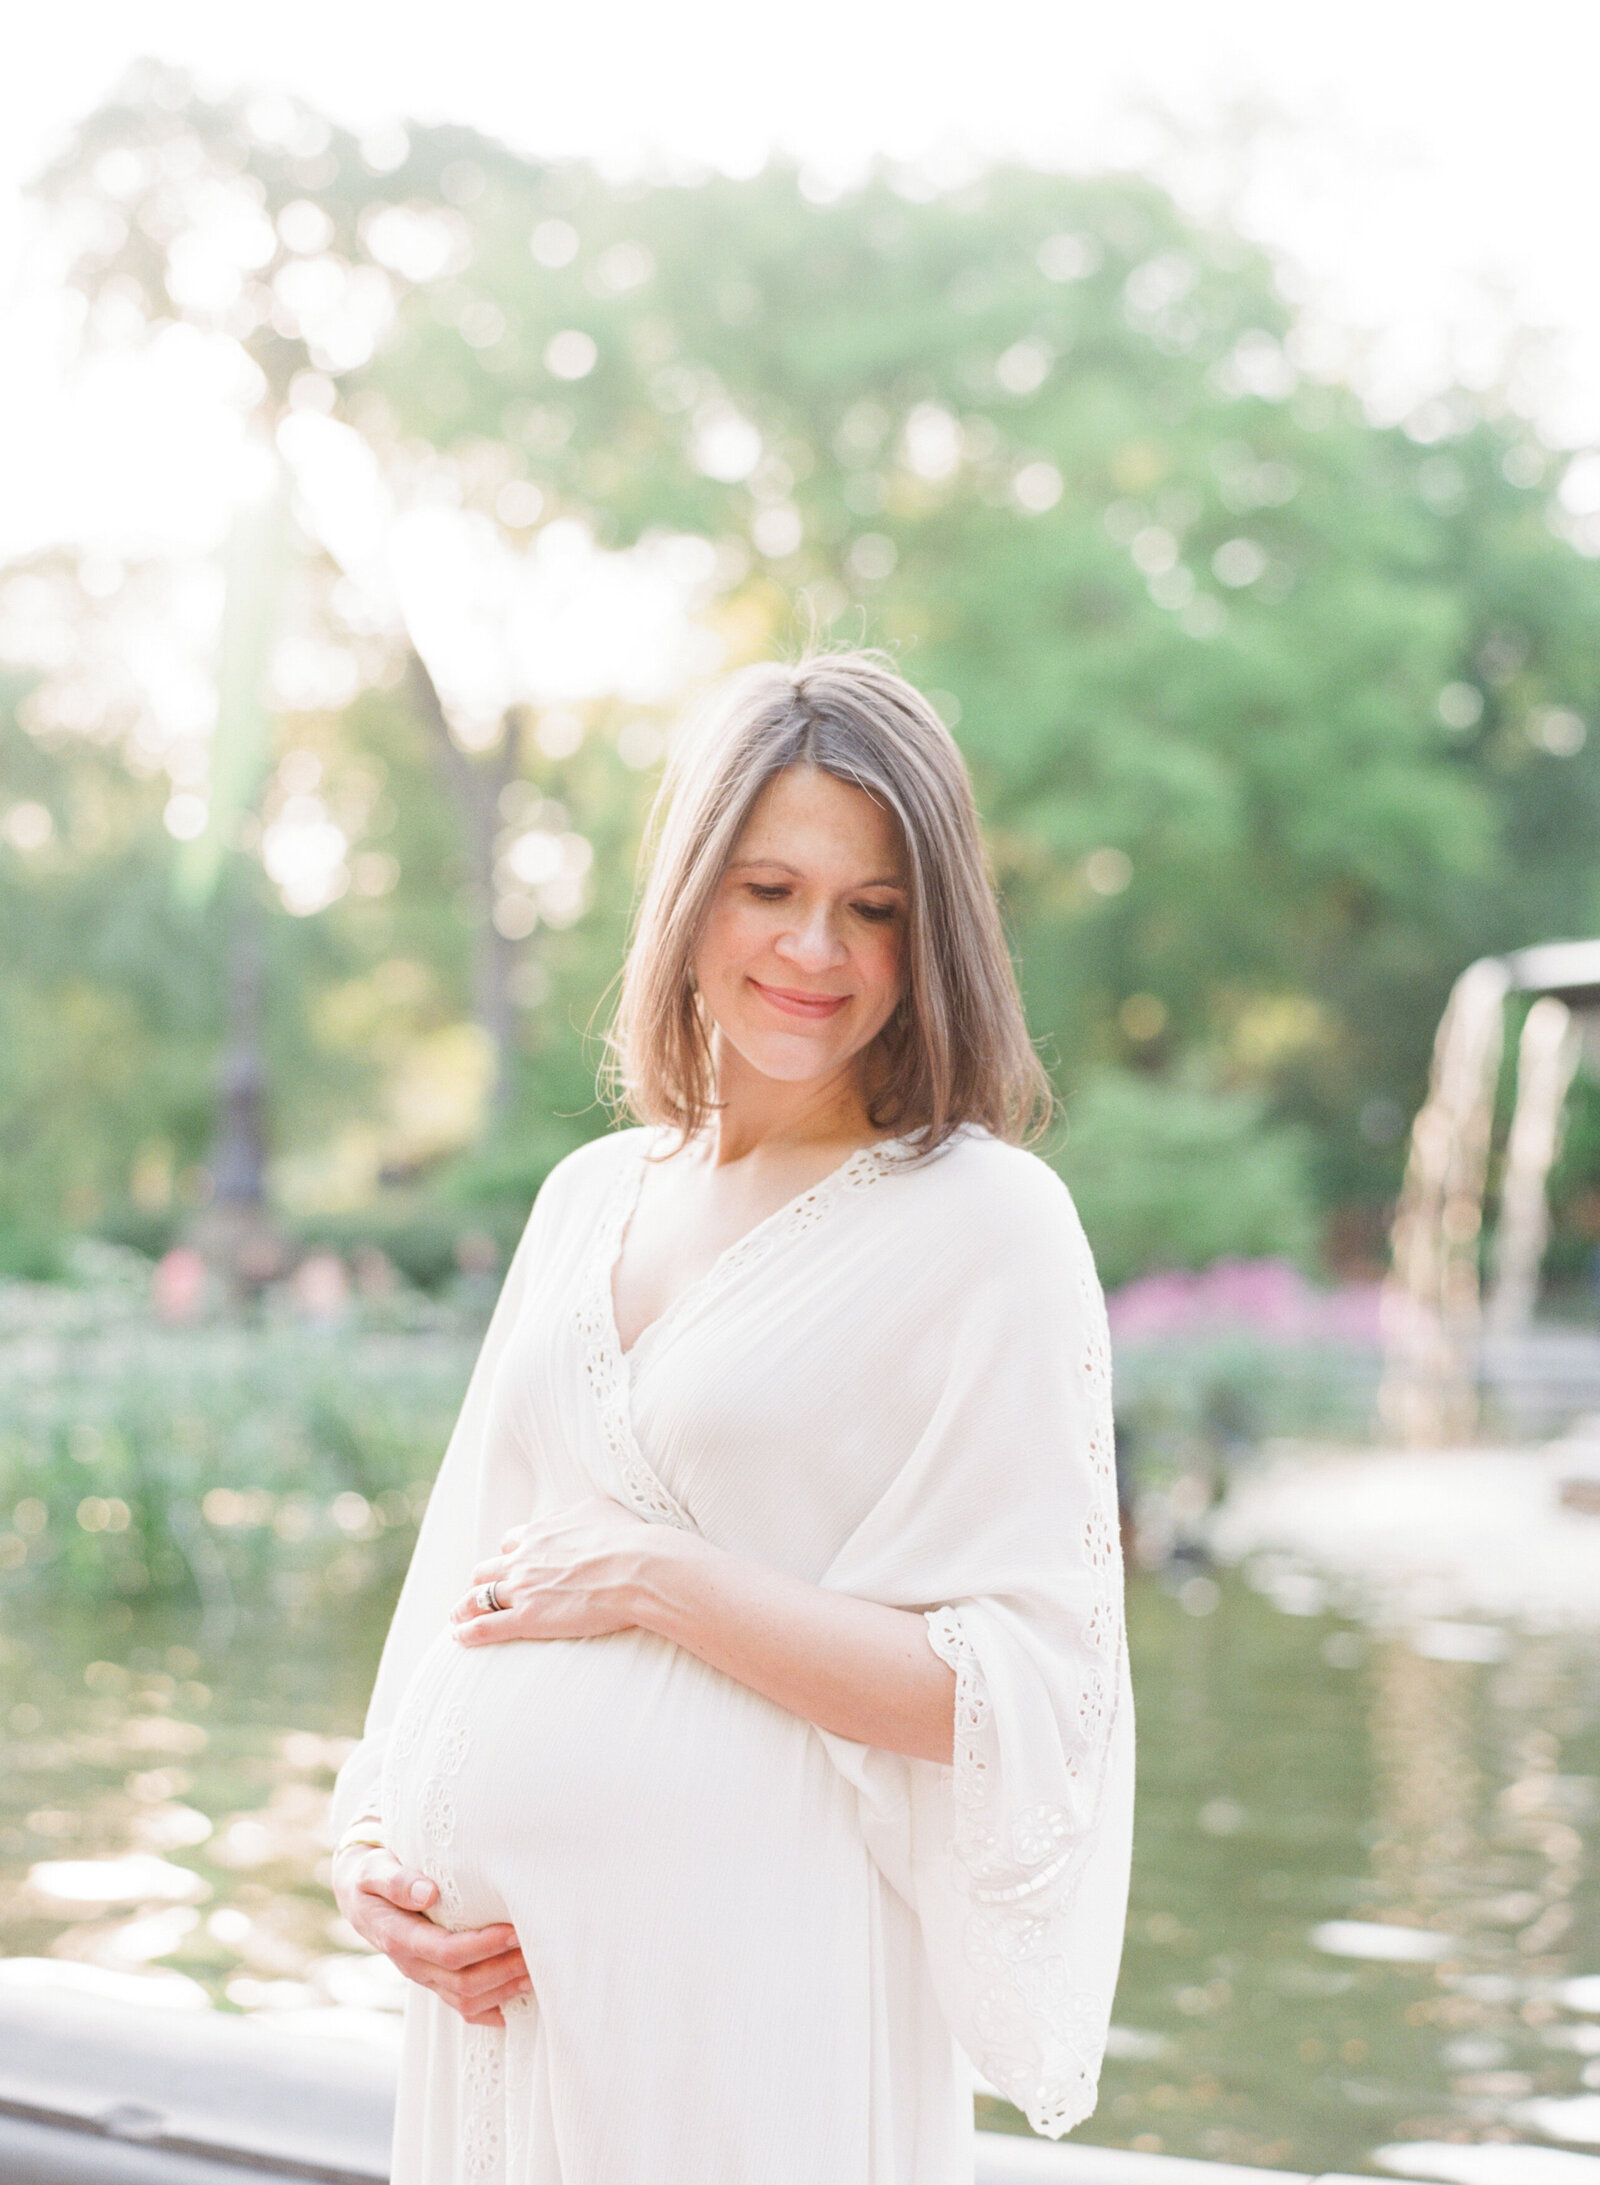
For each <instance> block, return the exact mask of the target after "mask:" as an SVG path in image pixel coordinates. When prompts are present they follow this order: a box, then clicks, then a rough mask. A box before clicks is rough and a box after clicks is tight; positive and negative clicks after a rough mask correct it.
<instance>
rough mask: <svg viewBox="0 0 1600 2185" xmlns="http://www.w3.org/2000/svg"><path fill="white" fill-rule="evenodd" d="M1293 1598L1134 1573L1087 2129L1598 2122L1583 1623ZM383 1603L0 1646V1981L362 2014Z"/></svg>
mask: <svg viewBox="0 0 1600 2185" xmlns="http://www.w3.org/2000/svg"><path fill="white" fill-rule="evenodd" d="M1307 1605H1308V1604H1306V1603H1304V1602H1298V1603H1296V1604H1295V1606H1296V1608H1297V1609H1298V1610H1300V1611H1301V1613H1293V1614H1285V1613H1284V1612H1283V1611H1282V1609H1280V1608H1279V1607H1278V1606H1276V1605H1274V1603H1273V1602H1272V1601H1271V1600H1269V1599H1267V1598H1263V1597H1262V1596H1261V1595H1258V1594H1256V1593H1253V1592H1252V1591H1251V1590H1250V1589H1249V1588H1248V1587H1247V1586H1246V1585H1245V1584H1244V1583H1243V1582H1242V1581H1241V1580H1240V1579H1238V1578H1236V1577H1232V1576H1228V1575H1226V1574H1224V1575H1222V1576H1221V1577H1220V1578H1219V1579H1218V1580H1217V1581H1215V1582H1213V1581H1210V1580H1208V1581H1207V1587H1206V1590H1205V1591H1204V1592H1200V1591H1198V1590H1196V1588H1195V1583H1194V1580H1193V1578H1192V1577H1190V1578H1189V1580H1188V1582H1187V1583H1186V1584H1185V1585H1184V1586H1182V1587H1181V1588H1179V1589H1178V1590H1176V1591H1173V1592H1168V1591H1165V1590H1163V1589H1162V1587H1161V1586H1159V1585H1158V1584H1156V1583H1155V1582H1153V1581H1151V1580H1141V1581H1139V1582H1138V1583H1137V1584H1136V1585H1135V1587H1134V1589H1133V1595H1132V1602H1131V1610H1132V1640H1133V1647H1134V1663H1135V1678H1136V1685H1137V1690H1138V1699H1139V1709H1140V1729H1141V1739H1142V1763H1141V1765H1142V1786H1141V1805H1140V1813H1139V1834H1138V1844H1137V1851H1136V1858H1135V1874H1134V1899H1133V1907H1132V1916H1131V1921H1130V1928H1129V1936H1128V1948H1127V1957H1126V1967H1125V1972H1124V1977H1123V1981H1122V1986H1121V1989H1120V1992H1119V1995H1118V2001H1117V2024H1116V2028H1115V2030H1114V2034H1113V2038H1112V2043H1111V2057H1110V2061H1109V2064H1108V2067H1107V2072H1106V2082H1105V2094H1104V2099H1103V2101H1102V2105H1101V2108H1100V2111H1099V2113H1098V2115H1097V2116H1096V2118H1095V2119H1094V2121H1093V2123H1092V2124H1091V2125H1090V2126H1089V2127H1088V2129H1087V2131H1086V2132H1085V2134H1084V2135H1083V2136H1084V2137H1086V2138H1090V2139H1094V2140H1098V2141H1104V2142H1107V2143H1113V2144H1118V2145H1123V2146H1133V2147H1136V2148H1143V2149H1149V2150H1151V2151H1165V2152H1168V2153H1174V2154H1187V2155H1197V2156H1202V2157H1210V2158H1212V2159H1213V2160H1231V2161H1235V2162H1246V2163H1259V2164H1266V2165H1276V2166H1281V2167H1285V2168H1291V2169H1294V2168H1298V2169H1302V2170H1305V2169H1317V2168H1342V2169H1347V2170H1352V2169H1360V2168H1363V2167H1365V2166H1366V2164H1367V2163H1368V2161H1369V2160H1370V2159H1371V2158H1372V2155H1373V2153H1374V2151H1375V2150H1376V2149H1378V2148H1379V2147H1382V2146H1392V2145H1393V2144H1394V2143H1396V2142H1405V2141H1417V2140H1427V2141H1430V2142H1449V2141H1475V2142H1485V2141H1495V2140H1528V2139H1535V2140H1537V2139H1541V2138H1543V2139H1545V2140H1547V2141H1549V2142H1552V2143H1554V2144H1557V2145H1559V2144H1567V2145H1583V2144H1591V2143H1593V2140H1594V2138H1595V2137H1596V2135H1597V2130H1600V2125H1597V2102H1596V2091H1597V2090H1600V1887H1597V1882H1596V1871H1597V1862H1596V1858H1595V1852H1596V1847H1597V1835H1600V1829H1597V1820H1600V1814H1597V1799H1596V1785H1597V1779H1600V1672H1597V1666H1596V1663H1595V1661H1594V1660H1593V1658H1592V1650H1591V1649H1590V1648H1589V1647H1588V1646H1587V1645H1586V1644H1585V1643H1584V1642H1583V1641H1581V1640H1578V1639H1570V1640H1569V1639H1559V1638H1548V1637H1532V1636H1519V1635H1516V1634H1508V1633H1501V1632H1500V1631H1498V1630H1497V1629H1496V1628H1495V1627H1491V1626H1483V1625H1474V1626H1470V1627H1468V1626H1459V1627H1458V1626H1450V1627H1449V1628H1448V1629H1446V1628H1445V1627H1443V1626H1428V1627H1419V1629H1418V1630H1417V1631H1416V1632H1414V1633H1411V1634H1409V1635H1407V1634H1402V1633H1389V1634H1381V1633H1380V1634H1372V1633H1368V1632H1366V1631H1364V1630H1362V1629H1360V1628H1359V1627H1357V1626H1355V1625H1352V1624H1348V1623H1341V1622H1338V1621H1336V1620H1335V1619H1333V1618H1331V1617H1328V1616H1324V1615H1308V1614H1306V1613H1303V1611H1304V1609H1305V1608H1306V1606H1307ZM384 1611H385V1603H384V1601H383V1600H381V1599H379V1598H378V1597H377V1596H376V1595H370V1594H367V1595H361V1596H357V1597H355V1598H354V1599H351V1598H350V1597H342V1598H333V1597H327V1598H324V1599H323V1600H321V1601H320V1603H319V1602H316V1601H311V1602H308V1604H307V1606H306V1608H305V1610H304V1612H303V1613H302V1614H301V1615H300V1616H299V1617H298V1619H297V1620H296V1621H295V1623H294V1625H293V1627H292V1628H290V1629H287V1630H285V1629H284V1628H283V1627H282V1626H279V1627H278V1628H277V1629H276V1630H273V1629H270V1628H269V1627H268V1626H266V1625H265V1624H256V1625H252V1624H250V1623H249V1622H248V1621H247V1623H246V1626H245V1628H244V1630H243V1631H242V1633H241V1635H240V1637H239V1638H238V1640H237V1641H236V1642H235V1643H234V1644H233V1645H232V1646H231V1647H230V1648H229V1649H228V1650H227V1651H226V1652H223V1653H217V1654H215V1655H212V1656H208V1657H207V1658H206V1660H205V1662H204V1663H203V1664H202V1662H201V1661H200V1659H199V1658H198V1657H197V1655H196V1654H195V1653H194V1651H193V1650H192V1643H191V1642H192V1640H193V1637H194V1634H193V1630H192V1628H191V1626H190V1625H189V1624H186V1623H185V1622H184V1620H183V1619H181V1618H178V1617H175V1616H173V1617H169V1618H168V1619H167V1621H166V1622H164V1623H163V1622H161V1621H160V1620H158V1619H156V1618H153V1617H147V1618H145V1619H143V1620H140V1621H137V1622H136V1623H135V1624H134V1625H133V1626H132V1627H131V1628H130V1629H129V1630H128V1631H127V1632H126V1634H125V1635H124V1638H123V1640H122V1641H121V1642H120V1643H119V1644H118V1645H117V1647H116V1648H115V1649H114V1650H113V1649H111V1648H110V1647H109V1646H108V1644H107V1639H106V1634H105V1629H104V1626H103V1625H102V1626H101V1627H99V1628H98V1629H96V1628H95V1627H94V1626H92V1625H89V1624H87V1623H84V1624H75V1623H73V1622H72V1621H70V1620H63V1621H62V1622H61V1623H59V1624H58V1625H56V1626H53V1627H51V1628H49V1629H48V1630H47V1629H42V1628H41V1629H37V1630H34V1631H31V1632H29V1633H28V1634H27V1635H25V1636H20V1635H19V1636H18V1637H17V1638H15V1639H13V1640H12V1641H10V1642H9V1644H8V1646H7V1648H6V1652H5V1656H4V1660H3V1662H0V1724H3V1726H4V1747H3V1751H0V1946H3V1948H4V1950H5V1952H6V1956H5V1958H4V1959H3V1960H0V1980H18V1979H20V1980H24V1981H26V1980H29V1979H36V1978H40V1977H47V1978H49V1979H51V1980H55V1981H60V1980H62V1979H66V1980H69V1981H72V1982H75V1983H77V1984H78V1985H80V1986H88V1987H98V1988H99V1990H100V1992H107V1993H110V1992H122V1993H128V1994H139V1993H143V1992H148V1991H147V1990H145V1989H143V1988H141V1986H140V1985H139V1984H140V1983H145V1982H151V1981H159V1982H160V1983H161V1984H162V1988H163V2000H167V2001H177V2000H184V1999H185V1998H187V1999H189V2000H191V2001H193V2002H195V2003H196V2004H197V2005H198V2004H202V2003H205V2002H209V2003H210V2004H211V2005H213V2006H214V2007H219V2008H222V2009H225V2010H237V2011H243V2012H247V2013H251V2014H270V2016H271V2018H272V2020H273V2022H275V2023H277V2024H281V2025H285V2026H300V2027H312V2028H316V2029H317V2030H319V2031H326V2032H328V2033H332V2034H339V2035H344V2036H350V2037H355V2038H360V2039H383V2038H392V2034H393V2029H394V2027H395V2025H396V2022H397V2021H396V2018H395V2008H396V2006H397V2004H398V2002H399V1983H398V1981H397V1980H396V1978H395V1977H394V1975H393V1974H392V1973H391V1971H390V1970H389V1968H388V1967H387V1965H386V1964H384V1963H383V1962H382V1961H380V1960H378V1959H375V1958H373V1957H371V1956H369V1955H367V1954H365V1953H363V1952H362V1951H361V1950H360V1947H359V1945H358V1943H357V1939H356V1937H355V1936H354V1935H353V1934H352V1933H351V1932H350V1930H349V1929H348V1928H347V1927H345V1925H344V1923H343V1922H342V1921H341V1920H340V1919H339V1918H338V1915H337V1913H336V1912H335V1910H334V1907H333V1903H332V1900H331V1897H330V1896H329V1893H328V1889H327V1866H326V1851H325V1848H324V1844H323V1840H322V1835H321V1828H322V1820H323V1814H324V1808H325V1803H326V1798H327V1793H328V1788H329V1786H330V1784H331V1781H332V1776H333V1771H334V1770H335V1768H336V1767H337V1765H338V1763H339V1760H340V1758H341V1756H342V1754H343V1752H344V1751H345V1750H346V1740H347V1739H348V1737H349V1735H350V1734H351V1732H352V1730H353V1728H354V1726H355V1725H356V1724H357V1723H358V1722H359V1719H360V1711H361V1705H362V1700H363V1697H364V1693H365V1688H366V1683H367V1680H368V1678H369V1677H370V1674H371V1668H372V1663H373V1660H374V1657H375V1653H376V1649H377V1645H378V1643H379V1640H380V1638H381V1631H382V1623H383V1617H384ZM1463 1633H1465V1634H1466V1636H1465V1637H1463V1636H1462V1634H1463ZM1491 1642H1492V1643H1491ZM113 1653H114V1658H108V1655H112V1654H113ZM39 1960H45V1961H47V1962H46V1963H45V1964H44V1965H43V1966H40V1965H39V1963H38V1961H39ZM980 2108H981V2110H982V2111H983V2112H984V2119H985V2121H986V2122H988V2123H990V2124H995V2125H1001V2126H1004V2127H1006V2128H1010V2129H1020V2128H1021V2120H1020V2119H1019V2118H1018V2117H1017V2116H1016V2115H1015V2113H1014V2112H1010V2111H1008V2110H1007V2109H1006V2108H1005V2107H1004V2105H1003V2104H1000V2103H998V2102H994V2101H992V2100H988V2099H986V2098H980Z"/></svg>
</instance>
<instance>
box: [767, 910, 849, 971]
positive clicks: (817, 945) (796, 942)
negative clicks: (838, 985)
mask: <svg viewBox="0 0 1600 2185" xmlns="http://www.w3.org/2000/svg"><path fill="white" fill-rule="evenodd" d="M773 947H774V949H775V950H776V952H777V954H778V955H780V956H781V957H782V958H783V960H784V962H785V963H791V964H793V965H794V967H795V969H796V970H797V971H811V972H817V971H828V970H831V969H832V968H833V966H834V965H836V964H840V963H842V962H843V961H844V958H845V953H846V952H845V949H844V947H843V944H842V943H841V942H840V939H839V936H838V933H837V932H836V931H835V928H834V922H833V915H832V912H831V911H830V909H829V907H828V905H827V904H826V903H816V904H813V905H812V906H811V907H810V908H809V909H805V910H802V911H801V913H800V915H799V916H798V917H797V918H796V920H795V923H794V924H793V925H792V926H791V927H790V928H789V930H788V931H787V932H786V933H782V934H780V935H779V936H778V938H777V940H776V941H775V942H774V943H773Z"/></svg>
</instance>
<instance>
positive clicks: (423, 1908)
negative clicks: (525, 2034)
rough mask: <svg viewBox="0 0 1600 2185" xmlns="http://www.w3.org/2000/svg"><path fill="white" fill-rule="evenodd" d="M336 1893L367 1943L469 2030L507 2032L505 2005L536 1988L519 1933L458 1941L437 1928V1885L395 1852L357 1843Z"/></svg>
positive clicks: (343, 1863) (481, 1931) (504, 1931)
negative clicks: (403, 1862) (499, 2029)
mask: <svg viewBox="0 0 1600 2185" xmlns="http://www.w3.org/2000/svg"><path fill="white" fill-rule="evenodd" d="M333 1894H334V1897H335V1900H336V1901H337V1903H338V1906H339V1909H340V1911H341V1912H342V1913H343V1914H344V1916H345V1918H346V1919H347V1920H348V1921H349V1922H350V1925H351V1926H352V1927H353V1928H354V1929H355V1931H356V1933H357V1934H358V1935H359V1936H360V1937H361V1939H362V1941H363V1942H370V1943H371V1945H372V1947H373V1948H374V1949H375V1950H381V1951H382V1952H383V1954H384V1956H385V1957H386V1958H388V1960H389V1962H390V1963H391V1964H392V1965H396V1966H398V1967H399V1969H400V1971H401V1972H403V1973H404V1974H405V1976H406V1978H407V1979H408V1980H414V1981H415V1982H416V1984H417V1986H418V1987H419V1988H430V1989H431V1990H432V1991H433V1993H434V1994H435V1995H436V1996H438V1997H439V1998H440V2000H441V2001H442V2002H445V2003H448V2004H449V2006H450V2008H451V2009H452V2010H453V2011H459V2012H460V2014H461V2016H462V2017H463V2018H464V2019H465V2020H466V2021H467V2023H468V2025H469V2026H503V2025H504V2024H505V2017H504V2014H503V2011H502V2007H501V2006H502V2005H503V2004H506V2003H510V2002H513V2001H514V2000H515V1999H516V1997H518V1996H519V1995H527V1994H528V1993H529V1991H530V1989H531V1988H532V1985H533V1983H532V1982H531V1981H530V1980H529V1978H528V1968H527V1966H526V1964H525V1963H524V1962H523V1957H522V1950H521V1947H520V1945H519V1944H518V1942H517V1931H516V1929H515V1928H514V1927H512V1926H510V1925H509V1924H502V1925H499V1926H494V1927H468V1928H465V1929H463V1930H462V1931H461V1932H460V1933H459V1934H456V1933H452V1931H451V1930H450V1929H449V1928H448V1927H437V1926H435V1925H434V1923H433V1921H432V1920H431V1919H430V1918H429V1917H428V1913H429V1911H430V1909H431V1908H432V1907H433V1906H434V1905H435V1904H436V1903H437V1902H438V1899H439V1891H438V1886H437V1884H435V1883H433V1882H431V1881H429V1879H428V1877H427V1876H426V1875H425V1874H419V1873H418V1872H417V1871H416V1869H415V1868H414V1867H408V1866H402V1865H401V1863H400V1861H399V1860H398V1859H397V1858H396V1857H395V1855H394V1853H393V1852H392V1851H385V1850H383V1849H382V1848H381V1847H378V1846H374V1845H368V1844H352V1845H350V1847H349V1848H348V1849H347V1850H344V1851H340V1852H337V1853H336V1854H335V1856H334V1861H333Z"/></svg>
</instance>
